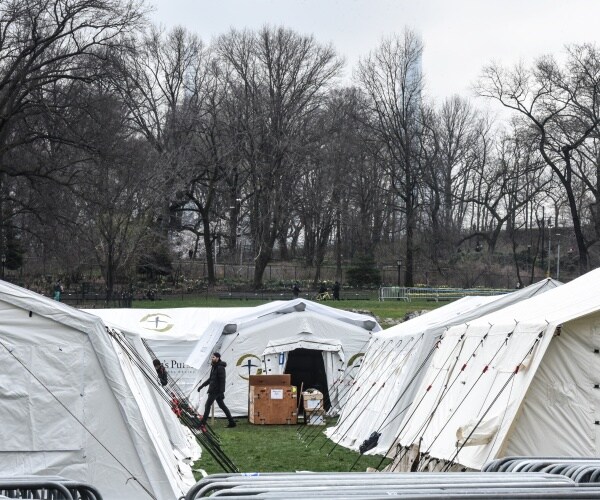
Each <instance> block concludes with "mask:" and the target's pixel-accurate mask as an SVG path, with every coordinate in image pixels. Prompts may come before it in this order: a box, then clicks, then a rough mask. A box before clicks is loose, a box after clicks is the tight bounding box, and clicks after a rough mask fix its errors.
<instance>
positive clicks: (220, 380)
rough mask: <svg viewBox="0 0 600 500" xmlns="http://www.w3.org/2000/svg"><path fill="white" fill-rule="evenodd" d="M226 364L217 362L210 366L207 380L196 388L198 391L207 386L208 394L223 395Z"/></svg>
mask: <svg viewBox="0 0 600 500" xmlns="http://www.w3.org/2000/svg"><path fill="white" fill-rule="evenodd" d="M226 366H227V363H225V361H220V360H219V361H218V362H217V363H216V364H214V365H212V368H211V369H210V375H209V377H208V380H207V381H206V382H204V383H203V384H202V385H201V386H200V387H198V391H200V389H202V388H203V387H206V386H208V393H209V394H225V367H226Z"/></svg>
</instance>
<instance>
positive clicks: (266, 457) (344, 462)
mask: <svg viewBox="0 0 600 500" xmlns="http://www.w3.org/2000/svg"><path fill="white" fill-rule="evenodd" d="M237 422H238V425H237V427H235V428H233V429H227V428H225V426H226V425H227V420H225V419H216V420H215V424H214V426H213V429H214V431H215V432H216V433H217V434H218V435H219V437H220V439H221V448H222V449H223V451H224V452H225V453H226V454H227V456H228V457H229V458H230V459H231V460H232V461H233V462H234V463H235V464H236V466H237V467H238V469H239V470H240V472H295V471H313V472H332V471H335V472H348V471H349V470H350V468H351V467H352V466H353V465H354V464H355V463H356V465H355V466H354V468H353V469H352V470H353V471H358V472H364V471H365V469H366V468H367V467H377V466H378V465H379V464H380V462H381V457H379V456H371V455H363V456H362V457H360V459H359V460H358V462H356V460H357V459H358V458H359V456H360V455H359V454H358V453H355V452H353V451H349V450H347V449H345V448H342V447H341V446H335V443H333V442H332V441H330V440H329V439H327V438H326V437H325V436H324V434H323V431H324V430H325V426H304V425H302V424H299V425H253V424H250V423H248V421H247V420H246V419H245V418H238V419H237ZM333 423H334V422H333V421H331V422H328V425H333ZM367 438H368V436H365V439H367ZM387 463H388V462H387V461H385V462H384V464H387ZM195 468H196V469H203V470H204V471H206V472H207V473H209V474H214V473H218V472H223V471H222V469H221V468H220V466H219V465H218V464H217V463H216V462H215V461H214V460H213V458H212V457H211V456H210V454H209V453H208V452H207V451H206V450H203V454H202V458H201V459H200V460H199V461H197V462H196V463H195ZM197 477H198V478H199V477H200V476H199V475H198V474H197Z"/></svg>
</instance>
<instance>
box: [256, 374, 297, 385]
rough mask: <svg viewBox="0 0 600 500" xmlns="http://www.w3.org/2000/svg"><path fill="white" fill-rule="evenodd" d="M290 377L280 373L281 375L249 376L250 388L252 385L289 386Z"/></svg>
mask: <svg viewBox="0 0 600 500" xmlns="http://www.w3.org/2000/svg"><path fill="white" fill-rule="evenodd" d="M291 377H292V376H291V375H290V374H289V373H282V374H281V375H250V387H252V386H253V385H291V384H292V381H291Z"/></svg>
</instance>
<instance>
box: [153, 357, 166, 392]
mask: <svg viewBox="0 0 600 500" xmlns="http://www.w3.org/2000/svg"><path fill="white" fill-rule="evenodd" d="M152 364H153V365H154V369H155V370H156V374H157V375H158V380H160V385H162V386H163V387H164V386H165V385H167V384H168V383H169V376H168V375H167V369H166V368H165V365H163V364H162V363H161V362H160V361H159V360H158V359H154V360H152Z"/></svg>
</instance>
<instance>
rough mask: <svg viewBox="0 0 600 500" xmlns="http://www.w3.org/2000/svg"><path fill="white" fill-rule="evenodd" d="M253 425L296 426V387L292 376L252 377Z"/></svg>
mask: <svg viewBox="0 0 600 500" xmlns="http://www.w3.org/2000/svg"><path fill="white" fill-rule="evenodd" d="M249 403H250V408H249V413H248V418H249V420H250V423H251V424H263V425H265V424H296V423H297V422H298V408H297V394H296V387H295V386H293V385H291V380H290V375H289V374H287V375H286V374H284V375H250V402H249Z"/></svg>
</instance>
